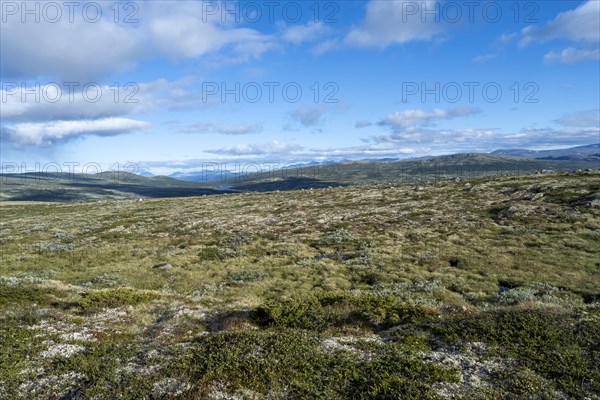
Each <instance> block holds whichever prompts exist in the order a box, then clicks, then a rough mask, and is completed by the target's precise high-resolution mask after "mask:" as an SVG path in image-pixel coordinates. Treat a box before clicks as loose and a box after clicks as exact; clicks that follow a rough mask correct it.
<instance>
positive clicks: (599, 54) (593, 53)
mask: <svg viewBox="0 0 600 400" xmlns="http://www.w3.org/2000/svg"><path fill="white" fill-rule="evenodd" d="M598 59H600V48H597V49H576V48H574V47H567V48H566V49H563V50H552V51H550V52H548V53H546V54H545V55H544V61H545V62H548V63H552V62H560V63H564V64H575V63H578V62H582V61H590V60H598Z"/></svg>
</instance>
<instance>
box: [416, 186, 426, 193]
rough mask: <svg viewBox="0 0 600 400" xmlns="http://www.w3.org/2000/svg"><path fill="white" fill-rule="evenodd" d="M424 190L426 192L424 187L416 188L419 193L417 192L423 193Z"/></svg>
mask: <svg viewBox="0 0 600 400" xmlns="http://www.w3.org/2000/svg"><path fill="white" fill-rule="evenodd" d="M423 190H425V188H424V187H423V186H417V187H415V191H417V192H422V191H423Z"/></svg>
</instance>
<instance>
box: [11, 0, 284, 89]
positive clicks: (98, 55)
mask: <svg viewBox="0 0 600 400" xmlns="http://www.w3.org/2000/svg"><path fill="white" fill-rule="evenodd" d="M23 4H25V3H23ZM95 4H101V5H102V7H103V8H104V9H103V12H102V15H103V17H102V18H101V19H100V20H99V21H97V22H93V23H92V22H87V21H86V20H85V19H84V18H83V13H82V12H81V6H79V7H80V9H79V10H78V12H74V13H73V16H74V18H73V20H72V21H69V18H68V17H67V15H63V18H60V20H59V21H58V22H56V23H51V22H45V21H44V20H43V19H42V20H41V21H40V22H36V21H35V19H34V18H28V19H27V20H26V22H25V23H23V22H21V15H20V14H17V15H11V16H6V22H4V21H3V23H2V35H0V47H1V48H2V63H1V70H0V72H1V73H2V75H3V77H4V79H7V78H8V79H12V78H14V77H16V78H27V79H37V78H40V77H53V78H60V79H62V80H63V81H70V80H74V81H94V80H98V79H102V78H104V77H106V76H107V75H108V74H111V73H115V72H121V71H124V70H127V69H130V68H132V67H134V66H135V65H136V64H137V63H138V62H139V61H142V60H151V59H155V58H162V57H165V56H167V57H171V58H173V59H180V58H193V59H196V58H199V57H203V56H206V55H209V54H217V53H219V52H223V53H224V54H226V55H227V57H225V59H227V60H228V61H238V62H241V61H244V60H247V59H249V58H257V57H260V55H261V54H263V53H264V52H266V51H269V50H272V49H275V48H277V47H278V46H279V45H280V44H279V41H280V40H279V39H278V38H277V37H275V36H272V35H264V34H262V33H260V32H258V31H257V30H254V29H249V28H244V27H236V26H231V24H225V23H222V22H220V21H219V17H218V16H212V17H210V18H207V17H206V14H205V13H203V11H202V6H201V4H200V2H195V1H190V2H180V3H177V4H176V5H173V4H171V3H169V2H161V1H151V2H136V3H135V4H136V5H138V6H139V12H138V13H137V14H136V15H135V17H136V18H137V19H138V20H139V22H138V23H123V22H122V21H121V22H119V23H114V21H113V15H114V14H113V13H114V11H113V10H112V9H109V7H112V4H109V3H95ZM63 12H64V13H67V14H68V10H67V9H65V10H63ZM292 36H293V35H292Z"/></svg>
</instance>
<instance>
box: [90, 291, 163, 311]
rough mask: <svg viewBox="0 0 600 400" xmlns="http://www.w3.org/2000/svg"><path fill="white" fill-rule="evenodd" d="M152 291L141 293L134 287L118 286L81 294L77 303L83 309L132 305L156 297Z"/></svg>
mask: <svg viewBox="0 0 600 400" xmlns="http://www.w3.org/2000/svg"><path fill="white" fill-rule="evenodd" d="M157 297H158V296H157V295H154V294H152V293H141V292H138V291H136V290H134V289H128V288H118V289H109V290H102V291H97V292H86V293H82V294H81V298H80V299H79V301H78V305H79V306H80V307H81V308H83V309H90V308H103V307H121V306H130V305H131V306H133V305H136V304H140V303H145V302H148V301H151V300H154V299H156V298H157Z"/></svg>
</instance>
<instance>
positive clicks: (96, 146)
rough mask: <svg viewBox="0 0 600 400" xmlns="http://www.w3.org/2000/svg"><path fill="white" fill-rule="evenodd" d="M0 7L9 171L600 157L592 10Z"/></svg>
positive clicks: (532, 5) (563, 4) (395, 5)
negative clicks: (584, 149) (503, 155)
mask: <svg viewBox="0 0 600 400" xmlns="http://www.w3.org/2000/svg"><path fill="white" fill-rule="evenodd" d="M0 5H1V7H0V11H1V25H0V26H1V28H0V49H1V50H0V74H1V75H0V83H1V85H2V86H1V88H0V96H1V102H0V107H1V109H0V119H1V121H0V125H1V127H0V132H1V147H0V156H1V161H2V172H27V171H35V170H39V169H42V170H48V171H54V170H62V171H65V170H69V169H71V168H72V169H73V170H79V171H83V172H86V171H96V170H98V169H101V170H106V169H113V170H114V169H124V170H131V172H141V171H149V172H151V173H154V174H170V173H173V172H175V171H183V172H189V171H198V170H202V169H203V168H206V165H210V164H211V163H218V164H220V165H223V164H224V163H227V164H235V163H256V164H259V165H260V164H261V163H262V164H265V165H267V164H269V165H273V166H275V165H278V166H283V165H289V164H292V163H299V162H308V161H325V160H333V161H339V160H350V159H378V158H390V157H391V158H401V159H402V158H410V157H420V156H428V155H440V154H450V153H458V152H489V151H493V150H496V149H500V148H529V149H554V148H561V147H571V146H577V145H584V144H591V143H599V142H600V110H599V108H600V82H599V79H600V1H597V0H589V1H573V0H570V1H518V2H517V1H486V0H483V1H450V0H447V1H394V0H383V1H381V0H370V1H364V0H363V1H346V0H344V1H310V0H309V1H242V2H224V1H194V0H192V1H168V2H163V1H154V0H152V1H143V2H135V1H112V0H109V1H95V2H94V1H93V2H87V1H77V2H63V1H57V2H52V1H40V2H37V1H28V2H21V1H6V0H1V1H0ZM90 168H91V169H90Z"/></svg>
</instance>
